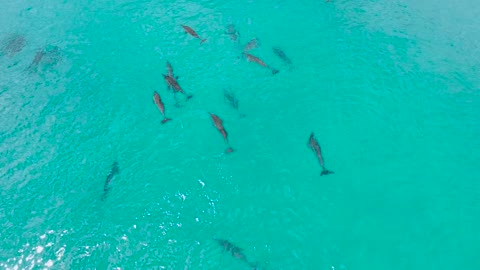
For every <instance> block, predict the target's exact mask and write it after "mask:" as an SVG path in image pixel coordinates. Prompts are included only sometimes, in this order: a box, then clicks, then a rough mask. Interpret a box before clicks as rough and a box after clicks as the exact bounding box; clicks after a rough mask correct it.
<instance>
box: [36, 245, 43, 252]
mask: <svg viewBox="0 0 480 270" xmlns="http://www.w3.org/2000/svg"><path fill="white" fill-rule="evenodd" d="M35 251H36V252H37V253H41V252H42V251H43V247H42V246H38V247H36V248H35Z"/></svg>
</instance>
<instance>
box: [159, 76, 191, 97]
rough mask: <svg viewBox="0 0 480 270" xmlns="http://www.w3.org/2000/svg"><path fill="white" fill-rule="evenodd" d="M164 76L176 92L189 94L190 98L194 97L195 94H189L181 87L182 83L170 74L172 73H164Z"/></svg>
mask: <svg viewBox="0 0 480 270" xmlns="http://www.w3.org/2000/svg"><path fill="white" fill-rule="evenodd" d="M163 78H164V79H165V81H166V82H167V84H168V86H170V87H171V88H172V89H173V90H174V91H176V92H180V93H182V94H184V95H185V96H187V99H190V98H192V97H193V95H187V94H186V93H185V92H184V91H183V89H182V88H181V87H180V85H179V84H178V82H177V80H176V79H175V78H174V77H173V76H170V75H163Z"/></svg>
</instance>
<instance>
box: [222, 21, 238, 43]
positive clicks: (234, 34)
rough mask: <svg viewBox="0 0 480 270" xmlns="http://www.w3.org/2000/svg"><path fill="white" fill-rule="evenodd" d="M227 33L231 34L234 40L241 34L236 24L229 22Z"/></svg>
mask: <svg viewBox="0 0 480 270" xmlns="http://www.w3.org/2000/svg"><path fill="white" fill-rule="evenodd" d="M225 34H227V35H229V36H230V39H231V40H233V41H234V42H236V41H237V39H238V37H239V36H240V33H238V31H237V29H235V25H233V24H229V25H228V26H227V31H225Z"/></svg>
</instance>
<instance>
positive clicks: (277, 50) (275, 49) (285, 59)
mask: <svg viewBox="0 0 480 270" xmlns="http://www.w3.org/2000/svg"><path fill="white" fill-rule="evenodd" d="M272 49H273V53H274V54H276V55H277V56H278V57H280V59H282V60H283V62H284V63H285V64H288V65H291V64H292V61H291V60H290V58H288V57H287V55H286V54H285V53H284V52H283V51H282V49H280V48H279V47H273V48H272Z"/></svg>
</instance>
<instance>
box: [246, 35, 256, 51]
mask: <svg viewBox="0 0 480 270" xmlns="http://www.w3.org/2000/svg"><path fill="white" fill-rule="evenodd" d="M258 45H259V41H258V39H257V38H253V39H252V40H250V41H249V42H248V43H247V44H245V47H244V48H243V52H248V51H250V50H252V49H255V48H257V47H258Z"/></svg>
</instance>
